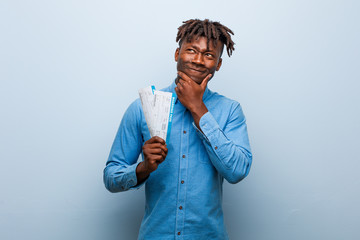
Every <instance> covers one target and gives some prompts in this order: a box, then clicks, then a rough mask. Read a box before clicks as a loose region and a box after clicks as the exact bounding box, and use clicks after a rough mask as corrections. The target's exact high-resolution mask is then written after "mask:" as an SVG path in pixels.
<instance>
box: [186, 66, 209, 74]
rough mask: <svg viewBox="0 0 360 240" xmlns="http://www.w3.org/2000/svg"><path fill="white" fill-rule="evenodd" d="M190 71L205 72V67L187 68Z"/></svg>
mask: <svg viewBox="0 0 360 240" xmlns="http://www.w3.org/2000/svg"><path fill="white" fill-rule="evenodd" d="M188 69H189V70H190V71H193V72H198V73H205V72H206V69H196V68H190V67H189V68H188Z"/></svg>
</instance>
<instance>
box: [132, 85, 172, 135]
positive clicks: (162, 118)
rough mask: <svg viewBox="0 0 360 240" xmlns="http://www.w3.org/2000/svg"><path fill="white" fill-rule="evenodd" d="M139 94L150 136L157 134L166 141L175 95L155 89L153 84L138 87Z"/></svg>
mask: <svg viewBox="0 0 360 240" xmlns="http://www.w3.org/2000/svg"><path fill="white" fill-rule="evenodd" d="M139 95H140V100H141V105H142V108H143V111H144V115H145V120H146V123H147V125H148V128H149V131H150V136H151V137H154V136H159V137H161V138H162V139H164V140H165V141H166V142H167V140H168V139H169V135H170V130H171V123H172V114H173V110H174V104H175V95H174V94H172V93H170V92H162V91H157V90H155V87H154V86H149V87H146V88H142V89H140V90H139Z"/></svg>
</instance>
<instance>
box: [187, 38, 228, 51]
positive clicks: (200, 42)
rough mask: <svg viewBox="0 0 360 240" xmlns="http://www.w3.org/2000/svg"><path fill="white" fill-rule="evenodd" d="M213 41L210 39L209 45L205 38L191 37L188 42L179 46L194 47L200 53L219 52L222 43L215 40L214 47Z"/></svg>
mask: <svg viewBox="0 0 360 240" xmlns="http://www.w3.org/2000/svg"><path fill="white" fill-rule="evenodd" d="M214 42H215V40H214V39H210V41H209V44H208V42H207V38H206V37H197V38H196V37H193V38H192V39H191V40H190V41H184V42H182V44H181V47H183V46H195V47H197V48H199V49H200V50H202V51H205V50H206V51H221V50H222V47H223V43H222V42H221V41H220V40H216V46H215V44H214Z"/></svg>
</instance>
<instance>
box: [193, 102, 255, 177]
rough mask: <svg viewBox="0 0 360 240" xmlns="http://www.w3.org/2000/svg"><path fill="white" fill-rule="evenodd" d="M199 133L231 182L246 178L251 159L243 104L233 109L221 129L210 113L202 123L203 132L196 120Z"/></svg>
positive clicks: (211, 157)
mask: <svg viewBox="0 0 360 240" xmlns="http://www.w3.org/2000/svg"><path fill="white" fill-rule="evenodd" d="M193 126H194V128H195V129H196V130H197V131H196V132H197V135H198V136H199V137H200V139H201V140H202V142H203V144H204V146H205V149H206V151H207V153H208V156H209V158H210V160H211V162H212V164H213V165H214V167H215V168H216V169H217V171H218V172H219V174H220V175H222V176H223V177H224V178H225V179H226V180H227V181H228V182H229V183H237V182H239V181H241V180H242V179H243V178H245V177H246V176H247V175H248V173H249V171H250V166H251V162H252V154H251V150H250V144H249V138H248V133H247V126H246V121H245V116H244V114H243V112H242V109H241V106H240V104H237V105H236V107H235V108H234V110H232V112H230V114H229V118H228V120H227V124H226V126H225V127H224V129H221V128H220V126H219V124H218V123H217V122H216V120H215V119H214V117H213V115H212V114H211V113H210V112H207V113H205V114H204V115H203V116H202V117H201V119H200V122H199V127H200V128H201V130H202V132H201V131H200V130H199V129H198V128H197V127H196V125H195V123H193Z"/></svg>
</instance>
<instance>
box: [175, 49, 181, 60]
mask: <svg viewBox="0 0 360 240" xmlns="http://www.w3.org/2000/svg"><path fill="white" fill-rule="evenodd" d="M179 51H180V49H179V48H177V49H176V50H175V62H177V61H178V58H179Z"/></svg>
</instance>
